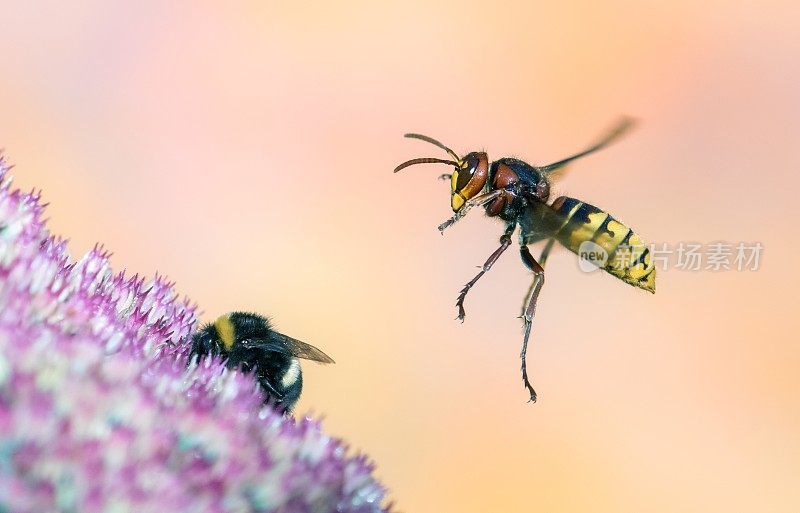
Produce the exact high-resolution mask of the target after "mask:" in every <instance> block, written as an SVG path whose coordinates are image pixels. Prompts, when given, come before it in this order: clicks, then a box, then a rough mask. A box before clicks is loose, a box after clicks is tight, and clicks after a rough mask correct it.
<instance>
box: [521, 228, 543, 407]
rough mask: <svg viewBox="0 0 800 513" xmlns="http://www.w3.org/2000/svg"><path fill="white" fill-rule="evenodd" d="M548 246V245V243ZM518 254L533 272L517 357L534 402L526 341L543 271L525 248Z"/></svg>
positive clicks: (531, 399)
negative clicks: (522, 336) (520, 360)
mask: <svg viewBox="0 0 800 513" xmlns="http://www.w3.org/2000/svg"><path fill="white" fill-rule="evenodd" d="M548 245H550V244H549V243H548ZM545 249H547V247H545ZM548 252H549V251H548ZM519 253H520V256H521V257H522V261H523V262H524V263H525V265H526V266H528V268H529V269H530V270H531V271H533V285H532V286H531V297H530V299H528V306H527V307H526V308H525V311H524V312H523V314H522V319H523V322H524V323H525V335H524V339H523V341H522V351H520V354H519V356H520V359H522V383H523V384H524V385H525V388H527V389H528V393H529V394H530V399H529V400H528V401H529V402H530V401H532V402H536V391H535V390H534V389H533V386H531V382H530V381H529V380H528V367H527V362H526V360H525V357H526V355H527V353H528V339H529V338H530V336H531V327H532V326H533V316H534V315H535V314H536V300H537V299H538V298H539V292H540V291H541V290H542V285H544V269H543V268H542V266H541V265H539V262H537V261H536V259H535V258H533V255H531V252H530V251H529V250H528V247H527V246H522V247H520V249H519ZM545 256H546V255H545Z"/></svg>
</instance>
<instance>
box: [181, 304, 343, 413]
mask: <svg viewBox="0 0 800 513" xmlns="http://www.w3.org/2000/svg"><path fill="white" fill-rule="evenodd" d="M191 354H192V355H197V357H199V358H202V357H205V356H207V355H211V356H219V357H221V358H223V359H224V361H225V364H226V366H227V367H228V368H230V369H238V370H241V371H242V372H247V373H249V372H252V373H253V374H254V376H255V378H256V379H257V380H258V383H259V385H260V386H261V388H262V390H263V391H264V393H265V402H269V403H272V404H274V405H275V406H276V407H277V408H279V409H282V410H283V411H291V410H292V408H294V405H295V403H296V402H297V400H298V399H299V398H300V393H301V392H302V390H303V373H302V370H301V368H300V361H299V360H298V358H304V359H308V360H314V361H317V362H320V363H333V360H332V359H331V358H330V357H329V356H327V355H326V354H325V353H323V352H322V351H320V350H319V349H317V348H316V347H314V346H311V345H309V344H306V343H304V342H301V341H299V340H296V339H293V338H291V337H287V336H286V335H283V334H281V333H278V332H277V331H275V330H274V329H273V327H272V325H271V323H270V321H269V319H267V318H266V317H264V316H261V315H258V314H253V313H246V312H232V313H229V314H225V315H222V316H220V317H218V318H217V319H216V320H215V321H214V322H212V323H209V324H206V325H204V326H202V327H201V328H200V329H199V330H198V331H197V332H195V334H194V335H193V336H192V349H191Z"/></svg>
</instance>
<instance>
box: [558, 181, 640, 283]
mask: <svg viewBox="0 0 800 513" xmlns="http://www.w3.org/2000/svg"><path fill="white" fill-rule="evenodd" d="M551 208H552V209H553V210H555V212H556V213H557V214H559V218H560V219H561V225H560V226H559V227H558V228H557V231H556V234H555V238H556V240H558V241H559V242H560V243H561V244H563V245H564V246H566V247H567V248H569V250H570V251H572V252H573V253H575V254H576V255H580V253H579V251H580V250H581V244H583V243H585V242H587V241H591V242H593V243H594V244H596V245H597V246H600V247H601V248H602V249H603V251H605V253H606V255H607V256H608V258H607V259H606V261H605V263H604V265H602V268H603V270H605V271H607V272H608V273H610V274H612V275H614V276H616V277H617V278H619V279H621V280H622V281H624V282H625V283H629V284H631V285H633V286H635V287H639V288H642V289H644V290H647V291H649V292H655V291H656V269H655V266H654V265H653V262H652V261H651V258H650V257H651V255H650V248H649V247H648V246H647V245H646V244H645V243H644V241H642V239H640V238H639V236H638V235H636V233H634V231H633V230H632V229H630V228H628V227H627V226H625V225H624V224H622V223H620V222H619V221H617V220H616V219H614V218H613V217H612V216H611V214H609V213H608V212H603V211H602V210H600V209H599V208H597V207H594V206H592V205H589V204H588V203H584V202H582V201H580V200H576V199H575V198H568V197H566V196H561V197H560V198H557V199H556V200H555V201H554V202H553V204H552V205H551ZM586 246H591V245H585V246H584V247H586Z"/></svg>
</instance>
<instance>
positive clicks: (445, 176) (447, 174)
mask: <svg viewBox="0 0 800 513" xmlns="http://www.w3.org/2000/svg"><path fill="white" fill-rule="evenodd" d="M451 178H453V175H451V174H450V173H445V174H443V175H439V180H450V179H451Z"/></svg>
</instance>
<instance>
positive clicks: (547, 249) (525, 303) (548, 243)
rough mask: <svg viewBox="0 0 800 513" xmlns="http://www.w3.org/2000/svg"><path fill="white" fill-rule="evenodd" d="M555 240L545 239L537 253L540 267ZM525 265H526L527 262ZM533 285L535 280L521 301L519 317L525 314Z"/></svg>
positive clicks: (543, 263)
mask: <svg viewBox="0 0 800 513" xmlns="http://www.w3.org/2000/svg"><path fill="white" fill-rule="evenodd" d="M555 242H556V240H555V239H550V240H548V241H547V244H545V246H544V248H542V253H541V254H540V255H539V265H541V266H542V269H544V265H545V263H546V262H547V257H548V256H550V250H552V249H553V244H555ZM523 261H524V260H523ZM525 265H526V266H528V264H527V263H526V264H525ZM528 269H530V267H529V266H528ZM531 270H533V269H531ZM535 285H536V282H535V281H534V282H533V283H531V286H530V287H528V293H527V294H525V299H524V300H523V301H522V310H521V313H520V314H519V316H520V318H521V317H522V316H523V315H525V308H526V307H527V306H528V299H530V297H531V294H533V287H534V286H535Z"/></svg>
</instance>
